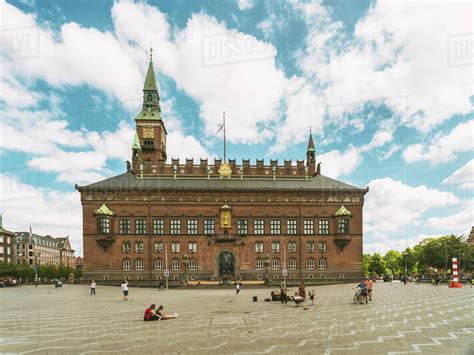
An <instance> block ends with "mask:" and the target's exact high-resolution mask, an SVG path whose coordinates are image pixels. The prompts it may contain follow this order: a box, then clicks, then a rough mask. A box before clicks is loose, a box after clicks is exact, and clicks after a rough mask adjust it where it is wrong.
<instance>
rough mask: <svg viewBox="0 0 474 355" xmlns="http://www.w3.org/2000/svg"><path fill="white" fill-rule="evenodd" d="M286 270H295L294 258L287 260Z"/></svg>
mask: <svg viewBox="0 0 474 355" xmlns="http://www.w3.org/2000/svg"><path fill="white" fill-rule="evenodd" d="M288 270H296V259H295V258H290V259H288Z"/></svg>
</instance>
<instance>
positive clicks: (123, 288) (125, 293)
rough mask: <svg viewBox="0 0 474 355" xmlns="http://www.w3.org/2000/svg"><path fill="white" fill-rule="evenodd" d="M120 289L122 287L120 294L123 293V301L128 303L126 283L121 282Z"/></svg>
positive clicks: (124, 281)
mask: <svg viewBox="0 0 474 355" xmlns="http://www.w3.org/2000/svg"><path fill="white" fill-rule="evenodd" d="M121 287H122V293H123V300H124V301H125V302H127V301H128V281H127V280H123V282H122V285H121Z"/></svg>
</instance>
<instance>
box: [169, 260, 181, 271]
mask: <svg viewBox="0 0 474 355" xmlns="http://www.w3.org/2000/svg"><path fill="white" fill-rule="evenodd" d="M180 264H181V263H180V262H179V260H178V259H173V260H171V270H173V271H179V269H180Z"/></svg>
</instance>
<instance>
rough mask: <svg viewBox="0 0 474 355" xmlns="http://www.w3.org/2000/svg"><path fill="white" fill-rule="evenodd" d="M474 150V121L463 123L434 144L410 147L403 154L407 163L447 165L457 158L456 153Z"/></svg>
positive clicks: (440, 137) (436, 138) (434, 140)
mask: <svg viewBox="0 0 474 355" xmlns="http://www.w3.org/2000/svg"><path fill="white" fill-rule="evenodd" d="M473 150H474V120H470V121H467V122H462V123H460V124H459V125H457V126H456V127H455V128H454V129H453V130H452V131H451V132H449V133H448V134H445V135H440V136H437V137H434V139H433V142H432V143H431V144H430V145H428V146H424V145H422V144H419V143H418V144H412V145H409V146H408V147H407V148H406V149H405V151H404V152H403V159H404V160H405V161H406V162H407V163H414V162H418V161H429V162H431V163H432V164H433V165H436V164H440V163H446V162H448V161H450V160H452V159H454V158H455V153H458V152H467V151H473Z"/></svg>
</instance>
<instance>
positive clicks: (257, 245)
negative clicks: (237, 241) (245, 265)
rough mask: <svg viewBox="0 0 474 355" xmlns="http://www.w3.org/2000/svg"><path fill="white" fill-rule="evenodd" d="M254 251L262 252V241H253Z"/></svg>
mask: <svg viewBox="0 0 474 355" xmlns="http://www.w3.org/2000/svg"><path fill="white" fill-rule="evenodd" d="M255 252H256V253H263V242H255Z"/></svg>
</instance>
